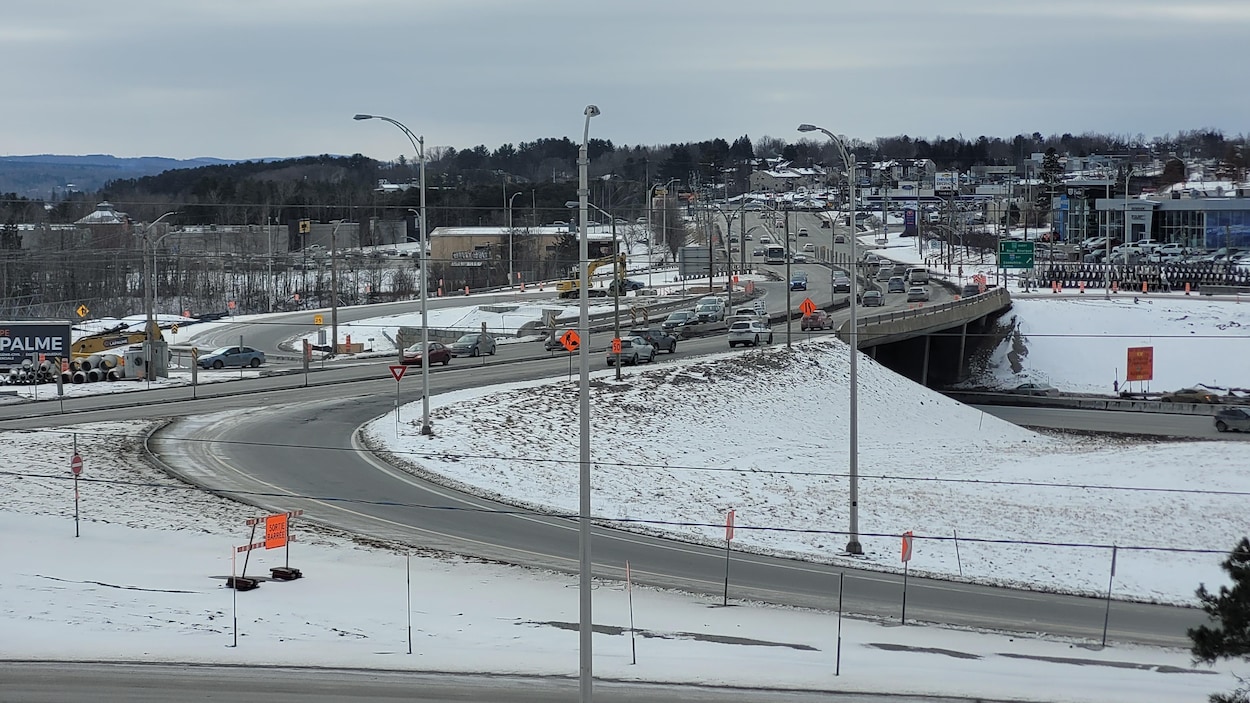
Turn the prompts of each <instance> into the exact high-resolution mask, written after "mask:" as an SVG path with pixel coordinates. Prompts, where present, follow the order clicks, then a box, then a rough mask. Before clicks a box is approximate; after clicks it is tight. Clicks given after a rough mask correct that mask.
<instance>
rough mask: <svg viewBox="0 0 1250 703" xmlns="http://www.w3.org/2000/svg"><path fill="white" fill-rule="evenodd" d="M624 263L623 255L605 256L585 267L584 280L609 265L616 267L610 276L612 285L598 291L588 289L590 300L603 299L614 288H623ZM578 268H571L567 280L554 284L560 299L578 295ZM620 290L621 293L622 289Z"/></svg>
mask: <svg viewBox="0 0 1250 703" xmlns="http://www.w3.org/2000/svg"><path fill="white" fill-rule="evenodd" d="M625 261H626V257H625V255H624V254H617V255H615V256H605V257H603V258H600V259H595V260H594V261H592V262H590V264H589V265H588V266H587V267H586V278H591V277H592V276H594V274H595V271H596V270H597V269H599V268H601V267H603V266H608V265H611V264H615V265H616V272H615V275H614V276H612V283H611V284H609V286H608V287H607V288H600V289H596V288H590V289H588V291H587V295H589V296H590V297H591V298H603V297H606V296H607V295H608V294H609V293H611V292H612V290H613V289H614V288H620V287H622V286H624V284H625ZM578 268H579V267H577V266H574V267H573V268H572V270H571V271H570V273H569V280H567V281H560V282H558V283H556V290H557V291H559V292H560V297H561V298H576V297H577V296H578V295H579V294H580V292H581V291H580V288H579V287H578V282H579V280H578V279H579V278H580V272H579V271H578ZM621 290H622V292H623V290H624V289H623V288H622V289H621Z"/></svg>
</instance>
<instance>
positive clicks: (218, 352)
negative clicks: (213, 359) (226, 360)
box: [208, 347, 235, 356]
mask: <svg viewBox="0 0 1250 703" xmlns="http://www.w3.org/2000/svg"><path fill="white" fill-rule="evenodd" d="M234 351H235V348H234V347H220V348H217V349H214V350H212V351H211V352H209V353H208V355H209V356H222V355H224V354H232V353H234Z"/></svg>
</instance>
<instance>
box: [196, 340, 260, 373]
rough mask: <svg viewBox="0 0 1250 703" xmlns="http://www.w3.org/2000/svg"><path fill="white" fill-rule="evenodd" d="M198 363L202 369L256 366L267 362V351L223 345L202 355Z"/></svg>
mask: <svg viewBox="0 0 1250 703" xmlns="http://www.w3.org/2000/svg"><path fill="white" fill-rule="evenodd" d="M196 363H197V364H199V366H200V368H202V369H222V368H225V367H227V366H238V367H240V368H242V367H244V366H250V367H252V368H256V367H257V366H260V365H261V364H263V363H265V352H263V351H261V350H259V349H253V348H251V347H238V346H235V347H221V348H219V349H214V350H212V351H211V352H209V353H207V354H204V355H202V356H200V358H199V360H198V361H197V362H196Z"/></svg>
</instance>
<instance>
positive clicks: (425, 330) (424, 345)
mask: <svg viewBox="0 0 1250 703" xmlns="http://www.w3.org/2000/svg"><path fill="white" fill-rule="evenodd" d="M352 119H354V120H383V121H384V122H390V123H391V124H393V125H395V126H396V127H398V128H399V129H400V131H401V132H403V133H404V136H406V137H408V141H409V142H411V143H412V148H413V149H415V150H416V151H417V156H418V157H419V158H420V160H421V216H420V218H419V219H420V230H421V246H420V259H419V263H420V266H421V276H420V277H419V281H420V285H421V354H422V357H421V358H422V360H423V361H422V364H421V434H423V435H426V436H430V435H433V434H434V429H433V428H432V427H431V426H430V365H429V363H428V359H429V354H430V318H429V311H428V309H427V307H426V298H428V297H429V295H428V293H429V288H430V285H429V270H428V269H429V266H428V265H427V264H428V262H429V255H428V252H427V251H426V248H427V247H428V246H429V245H430V233H429V230H428V229H427V228H426V217H425V213H426V208H425V162H426V158H425V137H418V136H417V135H415V134H413V133H412V130H410V129H408V127H407V126H405V125H404V123H402V122H400V121H399V120H394V119H391V118H390V117H383V116H382V115H364V114H359V115H356V116H355V117H353V118H352Z"/></svg>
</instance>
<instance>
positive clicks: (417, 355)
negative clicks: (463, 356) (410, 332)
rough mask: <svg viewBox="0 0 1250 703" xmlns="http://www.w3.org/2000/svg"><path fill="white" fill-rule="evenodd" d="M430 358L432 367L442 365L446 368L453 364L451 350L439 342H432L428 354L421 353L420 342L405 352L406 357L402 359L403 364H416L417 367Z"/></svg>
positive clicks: (400, 361)
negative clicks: (426, 358)
mask: <svg viewBox="0 0 1250 703" xmlns="http://www.w3.org/2000/svg"><path fill="white" fill-rule="evenodd" d="M427 356H428V357H429V358H430V366H433V365H434V364H442V365H443V366H446V365H447V364H450V363H451V350H450V349H448V348H447V345H445V344H439V343H438V342H430V351H429V353H428V354H422V353H421V343H420V342H418V343H416V344H414V345H412V346H411V347H408V348H407V349H405V350H404V355H403V356H402V357H400V359H399V363H401V364H405V365H407V364H416V365H417V366H420V365H422V364H423V363H425V357H427Z"/></svg>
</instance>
